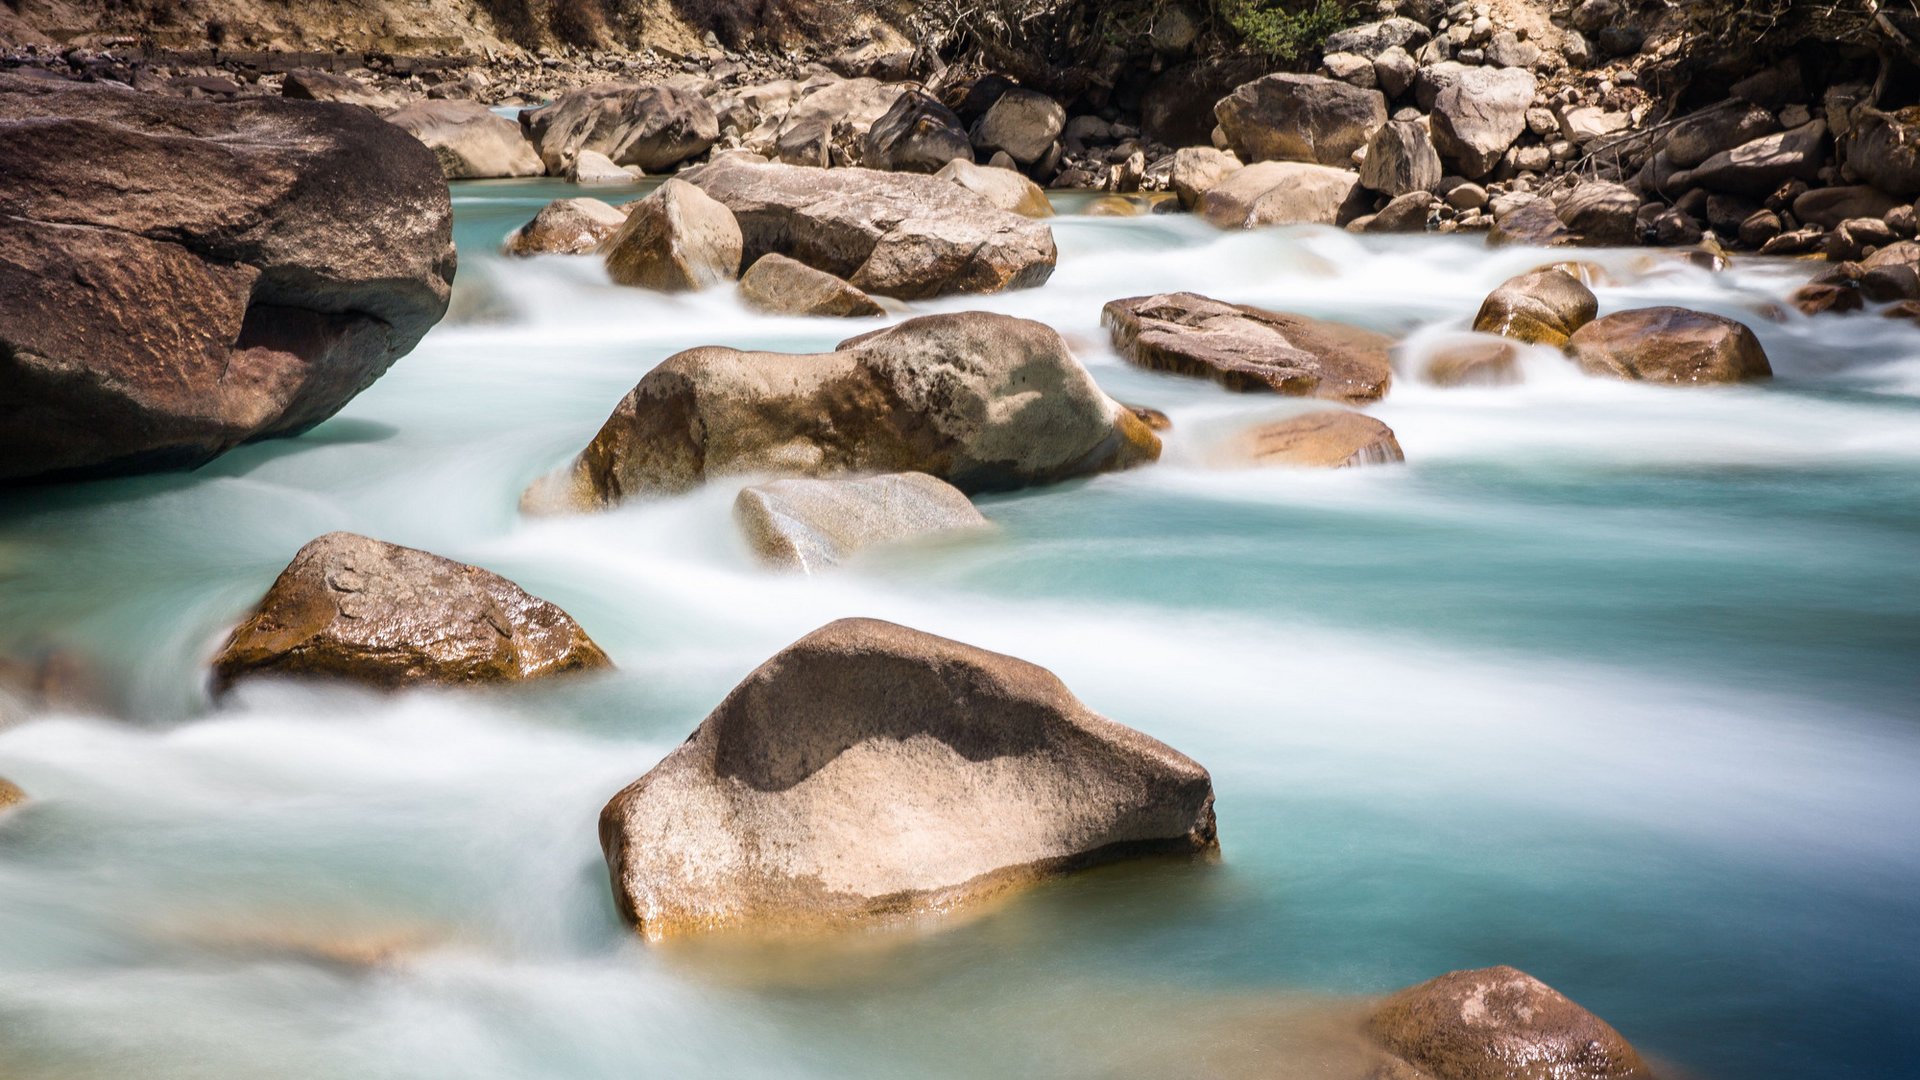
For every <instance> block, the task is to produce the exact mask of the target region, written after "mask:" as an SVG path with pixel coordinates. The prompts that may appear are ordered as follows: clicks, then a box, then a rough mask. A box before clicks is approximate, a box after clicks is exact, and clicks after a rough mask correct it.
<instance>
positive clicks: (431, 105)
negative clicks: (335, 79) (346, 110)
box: [386, 100, 546, 180]
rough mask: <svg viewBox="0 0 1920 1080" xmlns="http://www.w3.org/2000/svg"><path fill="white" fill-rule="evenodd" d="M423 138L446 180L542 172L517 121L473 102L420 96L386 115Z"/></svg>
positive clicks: (528, 174) (415, 136) (477, 178)
mask: <svg viewBox="0 0 1920 1080" xmlns="http://www.w3.org/2000/svg"><path fill="white" fill-rule="evenodd" d="M386 120H387V123H389V124H392V125H394V126H395V127H398V128H400V129H401V130H403V131H405V132H406V133H407V134H409V135H412V136H413V137H414V138H416V139H419V140H420V141H421V142H423V143H425V144H426V146H427V149H429V150H432V151H433V156H434V158H435V159H437V160H438V161H439V162H440V171H441V172H442V173H443V174H445V175H446V178H447V179H449V180H493V179H500V178H503V177H510V176H539V175H540V174H541V173H543V172H545V171H546V167H545V166H543V165H542V164H541V163H540V155H538V154H536V153H534V151H533V144H531V143H529V142H528V141H527V139H526V136H524V135H522V134H521V133H520V127H519V125H517V124H515V123H514V122H513V121H511V120H509V119H507V118H506V117H504V116H501V115H499V114H498V113H495V112H494V111H493V110H492V109H489V108H487V107H486V106H485V105H482V104H480V103H479V102H477V101H454V100H444V101H422V102H417V103H415V104H412V105H409V106H407V107H406V108H404V109H396V110H395V111H393V112H390V113H388V114H387V117H386Z"/></svg>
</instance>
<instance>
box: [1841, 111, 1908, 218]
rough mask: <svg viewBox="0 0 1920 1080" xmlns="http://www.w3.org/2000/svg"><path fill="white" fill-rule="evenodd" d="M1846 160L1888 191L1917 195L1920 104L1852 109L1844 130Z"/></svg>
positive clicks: (1862, 174) (1868, 180) (1868, 179)
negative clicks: (1893, 108) (1892, 107)
mask: <svg viewBox="0 0 1920 1080" xmlns="http://www.w3.org/2000/svg"><path fill="white" fill-rule="evenodd" d="M1846 151H1847V164H1848V166H1850V167H1851V168H1852V169H1853V170H1854V171H1855V172H1856V173H1858V174H1859V175H1860V178H1861V179H1863V180H1865V181H1866V182H1867V183H1869V184H1872V185H1873V186H1874V187H1876V188H1878V189H1880V190H1881V191H1884V192H1886V193H1887V194H1889V195H1897V196H1899V197H1900V198H1903V199H1911V198H1913V197H1914V196H1915V195H1920V107H1915V106H1908V107H1907V108H1904V109H1899V110H1896V111H1894V112H1881V111H1880V110H1879V109H1873V108H1860V109H1856V110H1854V113H1853V116H1852V123H1851V125H1850V126H1849V128H1848V130H1847V139H1846Z"/></svg>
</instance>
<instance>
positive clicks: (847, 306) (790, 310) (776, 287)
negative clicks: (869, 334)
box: [740, 253, 886, 318]
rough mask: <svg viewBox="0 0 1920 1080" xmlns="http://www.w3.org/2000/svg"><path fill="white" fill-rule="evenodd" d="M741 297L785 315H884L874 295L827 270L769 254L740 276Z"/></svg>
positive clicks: (759, 306)
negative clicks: (869, 294) (864, 291)
mask: <svg viewBox="0 0 1920 1080" xmlns="http://www.w3.org/2000/svg"><path fill="white" fill-rule="evenodd" d="M740 296H741V298H742V299H744V300H745V301H746V302H747V303H749V304H751V305H753V306H754V307H756V308H759V309H760V310H761V311H772V312H777V313H779V314H782V315H825V316H830V317H836V318H857V317H861V316H867V315H884V314H886V309H884V308H882V307H881V306H880V305H879V304H877V303H874V300H873V297H871V296H868V295H867V294H866V293H863V292H861V291H860V290H859V289H856V288H854V287H853V286H851V285H849V284H847V283H846V282H844V281H841V280H840V279H839V278H837V277H834V276H833V275H832V274H829V273H827V272H826V271H824V270H815V269H814V268H813V267H811V266H808V265H807V264H806V263H803V262H799V261H797V260H794V259H789V258H787V257H786V256H785V255H781V254H777V253H769V254H766V255H762V256H760V258H759V259H758V260H757V261H756V262H755V263H754V264H753V265H752V266H750V267H748V268H747V272H746V273H744V274H742V275H740Z"/></svg>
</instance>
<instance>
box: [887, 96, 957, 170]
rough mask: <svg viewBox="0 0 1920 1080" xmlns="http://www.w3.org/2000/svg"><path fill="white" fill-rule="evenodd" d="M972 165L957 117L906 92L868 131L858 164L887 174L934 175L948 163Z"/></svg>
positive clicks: (933, 102)
mask: <svg viewBox="0 0 1920 1080" xmlns="http://www.w3.org/2000/svg"><path fill="white" fill-rule="evenodd" d="M956 160H965V161H966V162H967V164H969V165H971V164H973V144H972V143H970V142H968V141H967V129H966V128H965V127H964V126H962V125H961V123H960V117H958V116H956V115H954V111H953V110H952V109H949V108H947V107H946V106H945V105H942V104H940V102H939V100H938V99H936V98H934V97H931V96H930V95H927V94H925V93H922V92H921V91H919V90H907V91H905V92H903V93H901V95H900V96H899V97H897V98H895V99H894V100H893V105H892V106H891V107H890V108H888V109H887V111H886V112H885V113H884V114H882V115H881V117H880V119H878V120H875V121H874V122H873V126H872V127H871V128H868V129H867V137H866V143H865V147H864V149H863V150H862V152H861V154H860V163H861V164H862V165H865V166H866V167H867V168H869V169H885V170H887V171H889V172H924V173H937V172H939V171H940V170H941V169H943V168H945V167H946V165H947V163H948V162H950V161H956Z"/></svg>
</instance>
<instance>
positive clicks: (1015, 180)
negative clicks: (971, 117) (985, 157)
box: [934, 158, 1053, 218]
mask: <svg viewBox="0 0 1920 1080" xmlns="http://www.w3.org/2000/svg"><path fill="white" fill-rule="evenodd" d="M934 175H935V176H938V177H940V178H941V179H943V180H951V181H953V182H954V183H956V184H959V185H960V186H961V187H963V188H966V189H967V190H968V191H971V192H973V193H974V194H975V195H978V196H980V197H981V198H983V199H985V200H987V201H988V202H990V203H992V204H993V205H995V206H997V207H999V208H1000V209H1002V210H1008V211H1011V212H1013V213H1016V214H1019V215H1020V216H1021V217H1030V218H1044V217H1052V216H1053V204H1052V203H1050V202H1048V201H1047V193H1046V192H1044V191H1042V190H1040V185H1039V184H1036V183H1034V182H1033V181H1031V180H1029V179H1027V178H1026V177H1024V176H1022V175H1020V174H1019V173H1017V172H1014V171H1013V170H1012V169H994V168H989V167H987V166H985V165H975V164H974V163H973V162H972V161H971V160H969V159H966V158H955V159H953V160H952V161H949V162H947V163H946V165H944V166H942V167H941V169H940V171H939V172H937V173H934Z"/></svg>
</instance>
